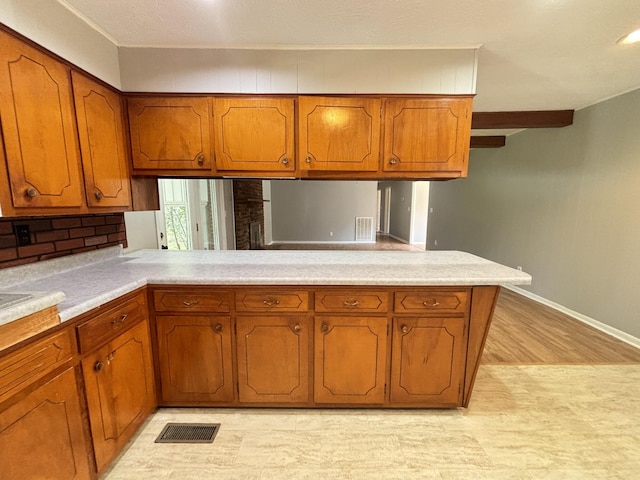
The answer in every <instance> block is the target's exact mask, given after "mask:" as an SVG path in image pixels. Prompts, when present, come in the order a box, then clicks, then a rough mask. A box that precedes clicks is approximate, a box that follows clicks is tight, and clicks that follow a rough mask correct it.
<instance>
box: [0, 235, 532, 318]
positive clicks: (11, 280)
mask: <svg viewBox="0 0 640 480" xmlns="http://www.w3.org/2000/svg"><path fill="white" fill-rule="evenodd" d="M2 274H3V275H2V279H0V291H6V292H18V291H31V292H33V291H39V292H62V293H64V297H65V298H64V300H63V301H61V303H59V304H58V309H59V313H60V318H61V320H62V321H65V320H69V319H71V318H74V317H76V316H77V315H80V314H81V313H84V312H86V311H88V310H91V309H92V308H95V307H97V306H100V305H102V304H104V303H106V302H108V301H110V300H113V299H115V298H118V297H120V296H121V295H123V294H125V293H128V292H131V291H133V290H135V289H136V288H139V287H142V286H144V285H147V284H193V285H198V284H200V285H203V284H213V285H300V286H302V285H309V286H312V285H387V286H403V285H405V286H434V285H441V286H444V285H450V286H455V285H466V286H471V285H529V284H530V283H531V276H530V275H529V274H527V273H524V272H521V271H518V270H515V269H513V268H509V267H506V266H504V265H500V264H498V263H495V262H492V261H489V260H485V259H483V258H480V257H477V256H475V255H471V254H469V253H464V252H456V251H426V252H406V251H402V252H399V251H392V252H388V251H318V250H314V251H301V250H249V251H247V250H243V251H235V250H226V251H203V250H192V251H170V250H140V251H137V252H133V253H131V254H128V255H122V250H121V248H120V247H113V248H110V249H105V250H102V251H97V252H89V253H88V254H81V255H74V256H72V257H70V258H67V257H63V258H60V259H54V260H48V261H46V262H39V263H38V264H31V265H26V266H22V267H14V268H9V269H5V270H2ZM25 303H28V301H27V302H25ZM1 311H2V310H0V312H1ZM16 318H19V317H16Z"/></svg>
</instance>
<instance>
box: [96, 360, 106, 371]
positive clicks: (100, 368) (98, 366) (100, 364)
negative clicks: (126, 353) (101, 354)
mask: <svg viewBox="0 0 640 480" xmlns="http://www.w3.org/2000/svg"><path fill="white" fill-rule="evenodd" d="M103 368H104V363H103V362H100V361H98V362H96V363H95V365H94V366H93V369H94V370H95V371H96V372H99V371H101V370H102V369H103Z"/></svg>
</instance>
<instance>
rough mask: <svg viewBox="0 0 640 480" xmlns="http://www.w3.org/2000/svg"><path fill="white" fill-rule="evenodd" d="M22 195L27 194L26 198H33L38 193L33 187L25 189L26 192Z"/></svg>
mask: <svg viewBox="0 0 640 480" xmlns="http://www.w3.org/2000/svg"><path fill="white" fill-rule="evenodd" d="M24 193H26V194H27V197H31V198H33V197H35V196H36V195H38V191H37V190H36V189H35V188H33V187H30V188H27V190H26V192H24Z"/></svg>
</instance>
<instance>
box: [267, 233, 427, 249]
mask: <svg viewBox="0 0 640 480" xmlns="http://www.w3.org/2000/svg"><path fill="white" fill-rule="evenodd" d="M263 248H264V249H265V250H413V251H424V246H421V245H410V244H408V243H403V242H401V241H400V240H396V239H395V238H393V237H390V236H389V235H383V234H378V235H376V243H275V244H273V245H265V246H264V247H263Z"/></svg>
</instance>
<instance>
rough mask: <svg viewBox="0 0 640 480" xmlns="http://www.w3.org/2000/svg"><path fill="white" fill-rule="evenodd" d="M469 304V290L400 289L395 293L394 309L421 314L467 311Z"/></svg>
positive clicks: (399, 311) (398, 311) (400, 311)
mask: <svg viewBox="0 0 640 480" xmlns="http://www.w3.org/2000/svg"><path fill="white" fill-rule="evenodd" d="M468 304H469V291H468V290H463V291H446V290H424V291H406V292H402V291H400V292H396V293H395V300H394V310H395V311H396V312H397V313H419V314H425V313H429V312H434V313H438V314H442V313H465V312H466V311H467V306H468Z"/></svg>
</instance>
